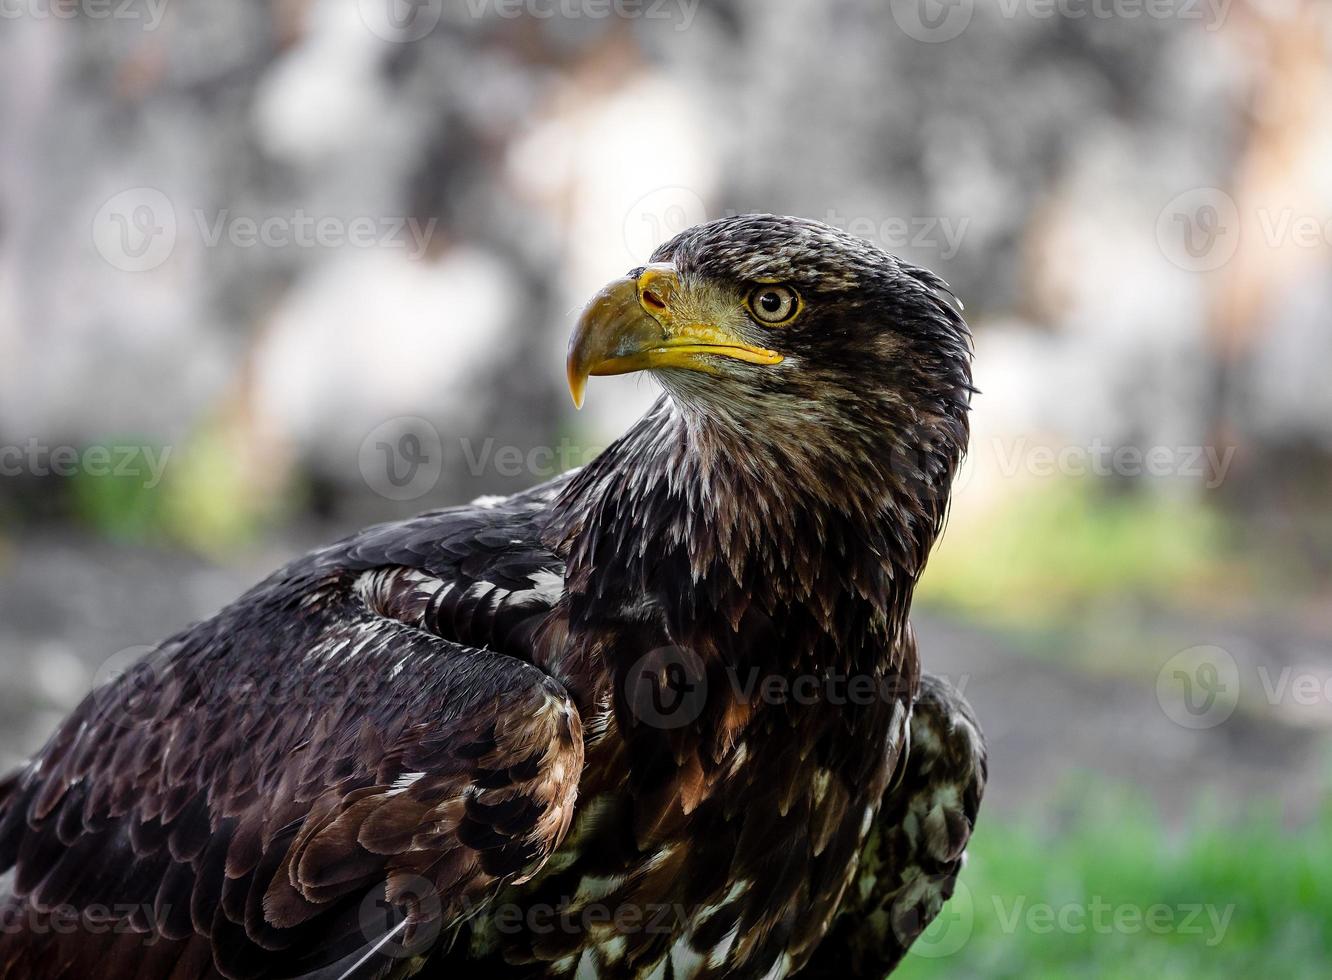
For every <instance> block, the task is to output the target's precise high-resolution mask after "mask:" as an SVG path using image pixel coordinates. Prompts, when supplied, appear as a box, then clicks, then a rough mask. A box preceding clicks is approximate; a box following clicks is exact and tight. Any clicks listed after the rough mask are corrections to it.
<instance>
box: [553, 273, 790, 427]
mask: <svg viewBox="0 0 1332 980" xmlns="http://www.w3.org/2000/svg"><path fill="white" fill-rule="evenodd" d="M680 291H681V286H680V279H679V276H678V275H677V274H676V271H675V267H674V266H671V265H668V264H664V263H658V264H656V265H650V266H648V267H647V268H646V269H644V270H643V272H642V273H641V274H640V275H639V276H638V277H637V278H636V279H635V278H631V277H629V276H625V277H624V278H622V279H616V280H615V281H614V282H612V283H609V284H607V285H606V286H604V287H603V288H602V289H601V290H600V291H599V292H598V293H597V294H596V295H595V296H593V297H592V301H591V302H589V303H588V304H587V307H586V308H585V309H584V310H583V312H582V315H581V316H579V318H578V325H577V326H576V327H575V328H574V333H573V337H572V338H570V340H569V360H568V364H567V367H568V372H569V393H570V394H571V395H573V401H574V405H575V406H576V407H578V408H582V407H583V393H584V392H585V390H586V389H587V379H588V378H589V377H591V376H593V375H598V376H600V375H608V374H628V373H630V372H631V371H646V370H653V369H659V368H679V369H683V370H686V371H708V372H711V371H712V370H713V367H712V365H713V361H712V359H713V358H715V357H729V358H731V359H733V360H737V361H744V362H746V363H748V364H778V363H780V362H781V361H782V360H783V357H782V355H781V354H778V353H777V352H776V351H771V350H767V349H765V348H763V347H756V346H754V345H752V344H749V343H746V342H745V341H744V340H743V339H742V338H740V337H737V336H735V335H734V334H733V333H730V332H728V331H726V330H724V329H722V328H721V327H718V326H717V325H715V324H711V323H698V322H693V321H694V319H695V318H689V317H686V318H684V319H685V320H686V321H688V322H683V323H677V318H676V312H675V311H676V300H677V299H678V297H679V294H680Z"/></svg>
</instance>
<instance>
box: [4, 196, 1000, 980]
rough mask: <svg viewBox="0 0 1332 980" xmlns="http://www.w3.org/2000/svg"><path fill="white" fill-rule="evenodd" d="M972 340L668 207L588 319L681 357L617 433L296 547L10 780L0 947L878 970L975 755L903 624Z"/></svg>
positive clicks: (682, 972)
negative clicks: (563, 467) (672, 234)
mask: <svg viewBox="0 0 1332 980" xmlns="http://www.w3.org/2000/svg"><path fill="white" fill-rule="evenodd" d="M969 362H970V347H969V339H968V334H967V331H966V327H965V324H964V323H963V321H962V319H961V317H960V316H959V315H958V313H957V311H956V309H955V308H954V306H953V304H952V303H951V301H950V300H949V298H948V297H947V295H946V293H945V288H944V286H943V283H942V282H941V281H940V280H938V279H937V278H935V277H934V276H933V275H931V274H930V273H928V272H924V271H922V270H919V269H914V268H912V267H910V266H907V265H905V264H904V263H901V262H899V261H898V260H896V259H894V258H892V257H891V256H889V255H887V254H886V253H884V252H882V251H881V250H879V249H877V248H875V247H873V246H871V245H868V244H866V243H864V242H861V241H859V240H857V239H854V238H851V237H850V236H847V235H845V234H842V233H840V232H837V231H835V230H833V229H831V228H828V227H826V226H823V225H820V224H818V223H816V222H809V221H802V220H799V219H792V218H776V217H772V216H766V215H748V216H741V217H739V218H731V219H724V220H722V221H718V222H712V223H710V224H707V225H702V226H699V227H698V228H695V229H691V230H690V231H688V232H685V233H684V234H682V235H680V236H677V237H676V238H675V239H673V240H672V241H670V242H667V243H666V244H664V245H663V246H662V247H661V248H660V249H659V250H658V252H657V253H656V255H654V257H653V264H652V265H650V266H648V267H646V268H644V269H639V270H634V272H633V273H631V274H630V276H628V277H626V278H625V279H624V280H621V281H619V282H617V283H614V284H612V285H611V286H610V287H608V288H607V290H605V291H603V293H602V294H599V296H598V297H597V298H596V300H595V301H594V302H593V303H592V304H591V305H590V306H589V309H588V311H586V312H585V314H584V317H583V319H582V320H581V321H580V325H579V328H578V331H577V333H576V335H575V338H574V342H573V344H572V346H571V351H570V361H569V370H570V381H571V384H572V386H573V388H574V391H575V396H576V397H581V393H582V386H583V383H584V382H585V380H586V377H587V375H588V374H605V373H619V372H621V371H626V370H649V371H651V372H652V373H653V374H654V375H655V376H656V377H657V378H658V379H659V380H660V381H661V383H662V384H663V386H664V388H665V389H666V394H665V395H664V396H663V398H662V399H661V400H659V401H658V403H657V404H656V405H655V406H654V407H653V409H652V410H651V411H650V412H649V413H648V414H647V415H646V416H645V417H644V418H643V419H642V420H640V421H639V422H638V423H636V424H635V425H634V426H633V427H632V428H631V429H630V431H629V432H628V433H627V434H626V435H625V436H624V437H622V438H621V439H620V440H618V441H617V442H616V443H615V444H614V445H613V446H611V447H610V448H609V449H608V450H607V451H606V452H605V453H604V454H602V455H601V456H600V457H598V458H597V459H596V460H595V461H593V462H592V463H591V464H589V465H588V466H587V467H586V468H584V469H583V470H581V471H579V472H577V473H574V474H567V475H565V476H564V477H561V478H559V479H557V480H555V481H552V482H551V483H548V484H545V485H543V486H540V487H537V488H535V489H533V490H530V491H527V492H525V493H522V494H519V495H517V496H514V497H511V498H508V499H506V500H502V501H494V500H491V501H485V502H478V503H475V504H472V505H469V506H466V507H459V508H452V509H449V510H443V511H437V512H434V513H431V514H425V515H422V516H421V517H418V518H415V519H413V520H410V521H405V522H400V523H397V524H391V525H384V526H381V527H376V528H370V529H368V530H366V531H364V532H362V533H360V534H358V535H356V536H354V537H352V538H350V539H348V540H346V541H344V542H341V543H339V544H336V545H333V546H331V547H329V548H326V549H323V550H321V551H318V552H315V553H314V554H312V555H309V556H307V557H306V558H303V559H301V560H299V561H297V562H295V563H294V564H292V565H291V566H289V567H288V568H286V569H283V570H282V571H280V572H278V573H277V574H275V575H274V576H272V577H271V578H270V579H269V580H267V581H266V582H264V583H262V584H261V585H259V586H258V587H256V588H255V589H254V590H252V591H251V592H250V593H248V594H247V595H246V596H243V597H242V598H241V599H239V600H238V601H237V602H236V603H234V604H233V605H231V606H229V607H228V608H227V609H225V610H223V611H222V612H221V613H219V614H218V615H217V616H216V617H214V618H213V619H212V620H209V621H208V622H205V623H201V624H198V625H196V626H194V627H191V628H189V629H187V630H186V631H184V632H183V633H181V634H179V635H178V636H176V637H173V638H172V639H170V640H168V641H166V642H165V643H164V644H163V645H162V646H161V647H160V648H159V649H158V650H157V651H156V652H155V653H154V654H153V655H152V656H150V657H149V658H148V660H147V661H146V662H145V664H144V665H143V666H142V667H141V668H140V670H139V671H138V672H137V673H135V674H132V675H129V676H127V677H125V678H121V679H120V680H119V681H117V682H115V683H114V684H113V685H111V686H109V687H107V688H103V689H101V690H99V691H96V692H94V693H93V694H92V695H90V696H89V697H88V699H86V700H85V702H84V703H83V704H82V705H81V706H80V707H79V708H78V709H76V710H75V711H74V713H73V714H71V716H70V717H69V719H67V720H66V722H65V723H64V724H63V725H62V726H61V728H60V730H59V731H57V733H56V734H55V735H54V736H53V737H52V739H51V741H50V742H49V743H48V744H47V746H46V747H45V748H44V749H43V750H42V752H41V753H40V754H39V755H38V757H37V758H36V759H34V760H33V761H32V762H31V763H29V764H28V765H27V766H25V767H23V768H22V769H20V770H19V771H18V772H16V773H14V774H12V775H11V776H9V777H8V778H7V780H6V781H4V782H3V783H0V874H3V873H4V872H5V871H6V870H8V869H12V874H10V875H8V876H7V877H0V896H3V897H0V902H3V906H0V913H3V915H4V919H5V924H6V928H5V930H4V931H3V932H2V933H0V977H34V978H42V977H82V976H92V975H97V976H102V977H144V978H158V977H160V978H166V977H179V978H182V980H183V978H190V977H205V976H207V977H212V976H226V977H310V978H314V977H320V978H324V977H327V978H329V980H333V978H338V977H351V976H356V977H361V976H365V977H370V976H376V977H378V976H406V975H412V974H419V975H421V976H441V977H442V976H459V975H461V976H469V975H473V974H475V975H497V976H502V977H503V976H509V977H579V978H583V977H595V976H602V977H662V978H686V977H722V976H725V977H755V978H757V977H780V976H784V975H788V974H796V973H799V974H800V975H810V976H815V975H827V976H833V975H837V976H875V975H881V974H882V973H884V972H886V971H887V970H888V969H890V968H891V967H892V966H893V965H895V964H896V962H897V961H898V960H899V959H900V957H901V955H902V954H903V952H904V950H905V949H906V947H907V946H909V944H910V942H911V941H912V940H913V939H914V938H915V936H916V935H917V934H918V933H919V931H920V930H921V929H923V928H924V926H925V925H926V924H928V921H929V919H930V918H932V917H933V915H934V914H935V913H937V911H938V907H939V904H940V903H941V902H942V900H943V898H944V897H946V895H947V894H949V893H950V892H951V889H952V883H953V881H954V879H955V877H956V874H957V872H958V869H959V867H960V864H961V859H962V853H963V850H964V848H965V845H966V842H967V839H968V837H969V835H970V832H971V827H972V825H973V823H974V821H975V817H976V811H977V808H978V806H979V801H980V793H981V791H982V789H983V784H984V750H983V747H982V744H981V741H980V736H979V730H978V728H977V726H976V724H975V722H974V719H973V718H972V717H971V715H970V712H969V710H968V709H967V708H966V707H965V705H964V704H963V703H962V702H961V701H960V699H959V698H958V697H957V695H956V694H954V693H953V692H951V690H950V689H948V688H947V687H946V686H945V685H942V684H941V683H939V682H935V681H933V680H932V679H929V678H926V679H925V680H924V681H923V682H922V678H921V674H920V666H919V660H918V657H917V653H916V646H915V641H914V638H913V636H912V634H911V631H910V627H909V625H908V622H907V614H908V612H909V608H910V601H911V595H912V591H913V589H914V586H915V583H916V581H917V579H918V577H919V575H920V573H921V571H922V569H923V567H924V562H925V559H926V557H927V554H928V552H929V549H930V546H931V545H932V543H933V541H934V538H935V537H936V535H937V534H938V533H939V531H940V529H941V527H942V524H943V520H944V516H945V512H946V507H947V500H948V488H949V484H950V482H951V478H952V474H953V472H954V470H955V468H956V466H957V463H958V460H959V459H960V457H961V454H962V452H963V451H964V449H965V444H966V438H967V422H966V413H967V405H968V401H969V396H970V392H971V385H970V368H969ZM913 710H914V715H913ZM857 875H859V878H857ZM57 923H68V924H69V926H70V927H69V928H61V929H56V928H53V924H57ZM830 930H832V935H831V938H830Z"/></svg>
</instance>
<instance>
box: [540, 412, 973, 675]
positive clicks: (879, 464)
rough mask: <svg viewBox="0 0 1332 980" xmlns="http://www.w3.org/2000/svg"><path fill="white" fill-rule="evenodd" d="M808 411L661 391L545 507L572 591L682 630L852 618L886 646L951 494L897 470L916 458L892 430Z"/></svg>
mask: <svg viewBox="0 0 1332 980" xmlns="http://www.w3.org/2000/svg"><path fill="white" fill-rule="evenodd" d="M813 412H814V407H811V409H810V413H811V414H810V415H809V416H807V417H804V418H802V417H800V416H799V415H796V414H787V415H780V414H770V415H768V416H767V417H765V418H757V417H753V416H751V415H750V414H749V413H748V412H728V411H726V410H725V409H724V408H721V410H719V407H718V406H716V405H708V406H705V407H699V408H692V407H690V406H689V405H688V404H687V403H686V405H685V406H684V407H681V405H679V404H677V402H676V400H675V399H672V398H669V397H665V398H662V399H661V400H659V401H658V402H657V403H656V404H655V405H654V406H653V408H652V409H651V410H650V411H649V412H648V413H647V415H645V416H644V417H643V418H642V419H641V420H640V421H639V422H638V423H637V424H636V425H635V426H634V427H633V428H632V429H630V431H629V432H628V433H626V434H625V436H623V437H622V438H621V439H619V440H618V441H617V442H616V443H614V444H613V445H612V446H611V447H610V448H608V449H607V451H606V452H605V453H603V454H602V455H601V456H599V457H598V458H597V459H596V460H594V461H593V462H592V463H590V464H589V465H588V466H587V467H586V468H585V469H584V470H583V471H582V472H580V473H579V474H578V475H577V476H576V477H575V478H574V480H573V481H572V482H571V483H570V485H569V486H568V488H567V489H566V490H565V492H564V494H563V495H562V497H561V499H560V500H559V502H558V503H557V505H556V509H555V520H554V523H553V526H552V530H553V538H554V540H555V541H556V542H557V547H558V548H559V550H561V551H562V553H564V554H565V556H566V558H567V560H568V575H567V580H568V584H569V587H570V590H571V592H572V593H573V594H574V595H575V596H578V595H583V596H594V597H597V598H598V599H599V600H601V602H600V604H599V606H600V608H605V606H606V604H607V603H608V602H609V601H610V600H612V599H616V598H618V599H620V600H621V601H622V603H623V604H624V605H625V606H626V607H629V606H635V607H641V606H642V600H643V598H644V597H648V598H650V599H653V600H656V602H657V603H658V604H659V605H661V606H662V607H663V608H664V609H665V610H666V611H667V618H668V620H672V619H673V620H674V621H668V623H667V626H668V628H673V629H674V631H676V632H682V633H686V634H687V633H689V632H691V631H692V630H693V629H695V628H696V627H697V625H698V624H700V623H708V624H711V626H712V627H720V626H721V625H726V624H729V625H730V626H731V627H732V628H733V629H734V628H737V627H738V624H739V622H740V620H741V619H742V618H743V617H744V616H745V615H747V614H750V613H753V612H755V611H758V612H761V613H762V614H763V615H764V616H765V617H768V618H770V619H771V620H772V621H773V622H774V623H775V624H776V625H777V626H778V627H779V628H780V627H781V626H782V622H781V621H782V620H783V619H784V618H785V617H786V616H788V615H796V616H801V617H804V618H806V619H813V620H814V621H817V622H818V623H819V624H820V625H821V626H822V628H823V630H824V631H825V632H827V633H828V634H829V635H830V636H833V635H835V634H837V633H838V632H841V631H842V630H844V629H845V627H846V625H847V622H848V621H849V620H850V621H854V623H855V628H856V629H858V630H861V631H869V632H870V633H871V634H874V635H877V638H878V639H877V640H876V641H874V642H873V643H872V644H871V645H873V646H876V647H878V648H880V649H883V648H891V647H893V646H895V645H896V643H897V641H898V640H899V639H900V637H901V633H902V631H903V630H904V629H905V625H906V615H907V612H908V607H909V605H910V601H911V595H912V592H913V590H914V586H915V583H916V580H917V578H918V577H919V574H920V572H921V570H922V568H923V565H924V560H925V557H926V553H927V552H928V549H929V547H930V544H931V543H932V542H933V539H934V537H935V535H936V534H937V532H938V530H939V526H940V523H941V522H942V518H943V514H942V510H943V507H944V506H945V504H946V492H945V493H943V494H940V493H937V492H933V491H931V492H928V493H922V492H920V488H919V487H917V486H915V485H913V483H912V481H911V480H910V479H906V478H905V477H906V476H907V475H908V474H907V472H906V471H908V470H909V471H910V472H911V473H915V472H916V471H917V467H915V466H914V465H913V466H903V465H902V462H903V461H902V459H901V458H900V454H899V453H897V452H895V450H894V448H893V447H894V446H895V445H896V443H895V442H894V440H893V439H892V438H891V437H886V438H881V439H880V440H878V441H875V440H873V439H869V438H866V437H865V436H864V434H863V433H851V432H848V431H846V429H845V428H843V429H842V430H841V431H839V430H838V429H837V428H836V427H835V426H833V425H831V424H829V420H826V419H821V418H817V417H814V415H813ZM910 462H913V463H914V462H915V460H910ZM953 463H955V460H954V461H953ZM946 476H947V477H951V464H950V465H949V466H948V467H947V474H946ZM944 486H945V487H946V483H945V484H944ZM676 641H677V642H683V638H678V637H677V638H676Z"/></svg>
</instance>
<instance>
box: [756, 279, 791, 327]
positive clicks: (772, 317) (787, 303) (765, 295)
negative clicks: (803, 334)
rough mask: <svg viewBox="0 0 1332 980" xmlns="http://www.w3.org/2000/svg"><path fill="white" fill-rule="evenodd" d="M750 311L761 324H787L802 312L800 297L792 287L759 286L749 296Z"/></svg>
mask: <svg viewBox="0 0 1332 980" xmlns="http://www.w3.org/2000/svg"><path fill="white" fill-rule="evenodd" d="M749 309H750V312H752V313H753V314H754V318H755V319H756V320H758V321H759V322H760V323H766V324H768V325H769V326H774V325H776V324H781V323H786V322H788V321H790V320H794V319H795V316H796V314H797V313H799V312H800V296H799V294H798V293H797V292H796V291H795V290H794V289H792V288H791V287H790V286H778V285H766V286H759V287H758V288H757V289H755V290H754V291H753V292H752V293H750V294H749Z"/></svg>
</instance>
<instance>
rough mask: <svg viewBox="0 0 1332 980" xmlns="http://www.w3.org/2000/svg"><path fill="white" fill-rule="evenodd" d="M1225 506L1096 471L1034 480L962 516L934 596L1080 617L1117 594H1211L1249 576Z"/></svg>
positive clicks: (996, 612) (958, 608)
mask: <svg viewBox="0 0 1332 980" xmlns="http://www.w3.org/2000/svg"><path fill="white" fill-rule="evenodd" d="M1232 539H1233V534H1232V533H1231V528H1230V527H1229V526H1228V524H1227V521H1226V519H1225V518H1224V517H1223V516H1222V515H1221V514H1219V513H1217V512H1215V511H1211V510H1208V509H1206V508H1203V507H1200V506H1199V505H1198V504H1197V503H1196V502H1194V501H1190V500H1176V499H1172V498H1169V497H1165V496H1162V495H1156V494H1144V493H1122V494H1113V493H1107V492H1105V491H1104V490H1101V489H1098V487H1097V486H1096V485H1095V484H1094V483H1092V482H1090V481H1087V480H1065V481H1060V482H1054V483H1049V484H1045V485H1041V486H1037V487H1033V488H1032V489H1031V491H1030V492H1027V493H1024V494H1022V495H1019V496H1016V497H1013V498H1010V499H1008V500H1006V501H1004V502H1003V503H1002V504H1000V505H998V506H996V507H994V508H992V509H991V510H990V511H987V512H986V513H985V514H984V515H975V514H970V515H967V517H966V519H965V520H957V521H954V522H953V523H952V525H951V526H950V527H949V528H948V530H947V532H946V533H945V535H944V537H943V539H942V540H941V541H940V543H939V546H938V547H937V548H936V549H935V553H934V555H933V556H932V557H931V559H930V563H929V565H928V567H927V569H926V572H925V576H924V578H923V579H922V580H921V585H920V590H919V593H918V595H919V597H920V599H921V600H922V601H923V602H925V603H928V604H930V605H933V606H936V607H938V608H941V609H946V610H949V611H952V612H956V613H961V614H963V615H966V616H968V617H970V618H979V619H984V620H986V621H989V622H1000V623H1002V622H1010V623H1024V624H1030V623H1032V622H1042V623H1052V622H1054V623H1057V622H1059V621H1067V620H1072V619H1077V618H1078V617H1080V616H1081V614H1082V613H1083V612H1084V611H1085V609H1086V608H1087V607H1088V605H1094V604H1096V603H1098V602H1102V601H1104V599H1105V598H1106V597H1107V596H1111V597H1123V596H1145V597H1160V596H1178V595H1183V596H1192V597H1195V598H1196V597H1203V598H1205V597H1207V596H1209V595H1215V594H1216V592H1217V591H1218V590H1222V591H1224V590H1225V589H1226V587H1227V586H1233V585H1242V584H1243V581H1242V579H1243V576H1244V575H1245V572H1244V570H1243V569H1242V568H1237V567H1236V564H1235V562H1234V556H1233V555H1232V554H1231V551H1232V549H1231V548H1230V547H1229V545H1230V542H1231V541H1232Z"/></svg>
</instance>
